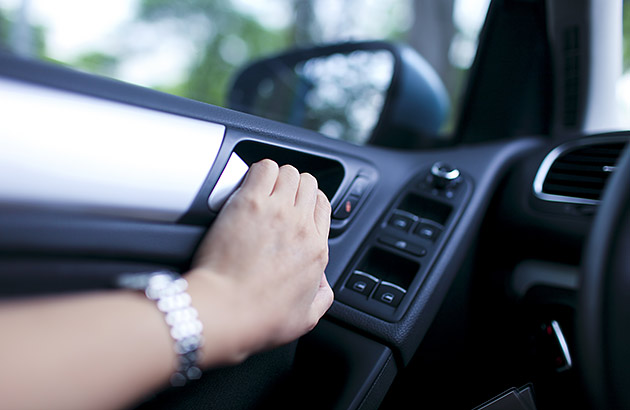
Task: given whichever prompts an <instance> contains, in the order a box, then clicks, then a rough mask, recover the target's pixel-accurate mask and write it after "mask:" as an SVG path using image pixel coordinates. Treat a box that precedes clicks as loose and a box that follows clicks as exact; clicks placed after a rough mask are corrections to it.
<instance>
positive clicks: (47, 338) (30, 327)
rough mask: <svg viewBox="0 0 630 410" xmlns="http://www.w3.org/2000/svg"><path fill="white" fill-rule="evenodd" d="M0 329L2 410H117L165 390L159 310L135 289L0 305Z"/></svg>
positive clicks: (167, 366)
mask: <svg viewBox="0 0 630 410" xmlns="http://www.w3.org/2000/svg"><path fill="white" fill-rule="evenodd" d="M35 323H36V324H37V325H34V324H35ZM0 329H4V330H3V337H2V340H1V341H0V363H2V365H1V366H0V397H2V402H3V405H2V407H3V408H7V409H26V408H32V409H42V408H47V409H54V408H59V409H73V408H76V409H86V408H90V409H97V408H103V409H113V408H121V407H124V406H126V405H130V404H132V403H134V402H135V401H137V400H139V399H141V398H142V397H143V396H144V395H145V394H148V393H150V392H151V391H154V390H156V389H158V388H159V387H160V386H163V385H165V384H166V383H167V381H168V378H169V376H170V375H171V373H172V372H173V369H174V363H175V360H176V356H175V353H174V351H173V346H172V340H171V339H170V336H169V334H168V327H167V326H166V324H165V322H164V319H163V316H162V314H161V312H159V311H158V310H157V309H156V307H155V306H154V304H153V303H152V302H151V301H149V300H148V299H146V297H144V295H143V294H142V293H141V292H132V291H112V292H99V293H90V294H85V295H79V296H74V295H73V296H63V297H55V298H49V299H42V300H29V301H23V302H13V301H10V302H3V303H2V304H1V305H0Z"/></svg>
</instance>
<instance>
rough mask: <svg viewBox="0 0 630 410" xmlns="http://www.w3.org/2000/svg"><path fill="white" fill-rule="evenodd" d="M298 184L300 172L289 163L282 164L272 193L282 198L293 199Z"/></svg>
mask: <svg viewBox="0 0 630 410" xmlns="http://www.w3.org/2000/svg"><path fill="white" fill-rule="evenodd" d="M299 186H300V173H299V172H298V170H297V169H295V167H293V166H291V165H283V166H281V167H280V169H279V171H278V178H277V180H276V184H275V186H274V188H273V192H272V195H274V196H277V197H279V198H282V199H288V200H291V201H292V204H293V203H294V201H295V195H296V192H297V190H298V188H299Z"/></svg>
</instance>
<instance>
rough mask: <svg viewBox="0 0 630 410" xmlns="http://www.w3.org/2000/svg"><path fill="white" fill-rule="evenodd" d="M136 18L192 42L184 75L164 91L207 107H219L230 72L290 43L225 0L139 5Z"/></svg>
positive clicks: (152, 0)
mask: <svg viewBox="0 0 630 410" xmlns="http://www.w3.org/2000/svg"><path fill="white" fill-rule="evenodd" d="M138 17H139V19H140V20H141V21H144V22H149V23H151V22H160V21H162V22H163V21H170V22H171V23H175V24H177V25H178V26H179V27H180V28H181V30H183V31H182V32H184V33H191V34H192V36H193V37H197V41H196V42H195V43H196V44H197V45H196V48H197V55H196V58H195V59H194V61H193V63H192V66H191V67H190V70H189V75H188V77H187V79H186V80H185V81H184V83H183V84H181V85H179V86H176V87H173V88H171V89H170V91H176V92H177V93H179V94H181V95H184V96H186V97H189V98H193V99H196V100H199V101H205V102H208V103H211V104H217V105H222V104H223V103H224V100H225V92H226V90H227V88H228V84H229V81H230V79H231V75H232V73H233V72H234V70H235V68H236V67H239V66H241V65H242V64H243V63H245V62H246V61H247V60H250V59H254V58H257V57H260V56H262V55H266V54H270V53H273V52H276V51H277V50H280V49H283V48H286V47H287V46H289V45H290V44H291V43H292V42H291V39H290V35H289V32H288V30H286V29H270V28H268V27H264V26H262V25H261V24H260V23H259V22H258V21H257V20H255V19H254V18H252V17H250V16H247V15H245V14H243V13H241V12H239V11H238V10H236V9H235V7H234V5H233V4H232V2H231V1H229V0H185V1H177V2H173V1H168V0H141V2H140V7H139V15H138Z"/></svg>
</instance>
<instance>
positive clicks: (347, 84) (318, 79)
mask: <svg viewBox="0 0 630 410" xmlns="http://www.w3.org/2000/svg"><path fill="white" fill-rule="evenodd" d="M449 105H450V104H449V99H448V94H447V91H446V88H445V87H444V84H443V83H442V81H441V79H440V77H439V76H438V74H437V73H436V72H435V70H433V68H432V67H431V66H430V65H429V64H428V63H427V62H426V60H424V59H423V58H422V57H421V56H420V55H419V54H418V53H417V52H416V51H415V50H413V49H412V48H410V47H407V46H403V45H396V44H391V43H387V42H382V41H371V42H353V43H343V44H335V45H328V46H322V47H313V48H306V49H297V50H293V51H289V52H287V53H284V54H280V55H277V56H274V57H270V58H267V59H263V60H260V61H257V62H254V63H252V64H251V65H249V66H247V67H246V68H245V69H243V70H242V71H241V72H240V73H239V74H238V75H237V77H236V79H235V81H234V82H233V85H232V87H231V90H230V92H229V96H228V107H229V108H232V109H235V110H239V111H243V112H247V113H250V114H254V115H258V116H261V117H266V118H270V119H273V120H277V121H281V122H284V123H288V124H292V125H297V126H299V127H303V128H308V129H312V130H315V131H318V132H321V133H322V134H324V135H327V136H329V137H332V138H337V139H343V140H346V141H350V142H353V143H357V144H373V145H381V146H388V147H396V148H417V147H422V146H430V145H432V142H434V141H435V140H436V138H435V137H436V136H437V134H438V132H439V130H440V128H441V127H442V125H443V123H444V121H445V119H446V117H447V114H448V110H449Z"/></svg>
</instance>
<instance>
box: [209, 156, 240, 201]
mask: <svg viewBox="0 0 630 410" xmlns="http://www.w3.org/2000/svg"><path fill="white" fill-rule="evenodd" d="M248 170H249V167H248V166H247V164H246V163H245V161H243V160H242V159H241V157H239V156H238V155H236V154H235V153H232V155H230V159H228V162H227V164H226V165H225V168H224V169H223V172H222V173H221V176H220V177H219V180H218V181H217V184H216V185H215V186H214V189H213V190H212V192H211V193H210V196H209V197H208V207H210V209H211V210H212V211H214V212H219V210H220V209H221V207H222V206H223V204H224V203H225V201H227V199H228V198H229V197H230V195H232V192H234V191H235V190H236V188H238V186H239V185H240V184H241V181H242V180H243V178H244V177H245V174H246V173H247V171H248Z"/></svg>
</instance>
